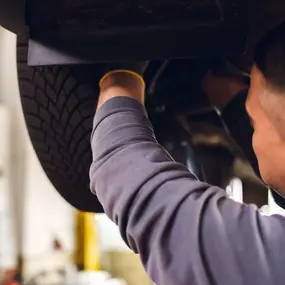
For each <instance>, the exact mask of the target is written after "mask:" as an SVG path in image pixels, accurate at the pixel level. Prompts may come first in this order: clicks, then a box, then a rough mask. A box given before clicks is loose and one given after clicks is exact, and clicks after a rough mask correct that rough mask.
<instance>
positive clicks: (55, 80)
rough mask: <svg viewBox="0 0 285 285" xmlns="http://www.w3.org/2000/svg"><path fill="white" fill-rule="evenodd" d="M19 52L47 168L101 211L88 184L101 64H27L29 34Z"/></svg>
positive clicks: (61, 185) (31, 119) (30, 118)
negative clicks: (91, 138) (70, 65)
mask: <svg viewBox="0 0 285 285" xmlns="http://www.w3.org/2000/svg"><path fill="white" fill-rule="evenodd" d="M17 56H18V60H17V64H18V77H19V88H20V96H21V102H22V107H23V112H24V116H25V120H26V124H27V127H28V131H29V135H30V138H31V141H32V144H33V146H34V149H35V151H36V153H37V155H38V158H39V160H40V163H41V165H42V167H43V169H44V171H45V172H46V174H47V176H48V178H49V179H50V181H51V182H52V184H53V185H54V187H55V189H56V190H57V191H58V192H59V193H60V195H61V196H62V197H63V198H64V199H65V200H66V201H67V202H69V203H70V204H71V205H72V206H74V207H75V208H77V209H78V210H81V211H86V212H97V213H98V212H102V211H103V209H102V206H101V205H100V203H99V202H98V200H97V198H96V196H95V195H93V194H92V193H91V191H90V190H89V167H90V164H91V160H92V157H91V149H90V134H91V130H92V121H93V116H94V111H95V107H96V101H97V94H98V86H97V82H98V80H99V77H100V76H101V71H102V66H100V65H90V66H73V67H58V66H54V67H28V66H27V40H26V38H24V37H23V38H20V37H19V39H18V45H17ZM100 70H101V71H100Z"/></svg>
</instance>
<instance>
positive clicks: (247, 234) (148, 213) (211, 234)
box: [90, 97, 285, 285]
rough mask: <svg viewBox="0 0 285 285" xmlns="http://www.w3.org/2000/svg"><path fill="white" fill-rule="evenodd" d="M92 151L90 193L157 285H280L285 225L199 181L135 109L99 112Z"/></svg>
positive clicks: (122, 103)
mask: <svg viewBox="0 0 285 285" xmlns="http://www.w3.org/2000/svg"><path fill="white" fill-rule="evenodd" d="M92 151H93V163H92V166H91V169H90V177H91V190H92V192H93V193H94V194H96V195H97V196H98V199H99V200H100V202H101V203H102V205H103V207H104V209H105V211H106V213H107V215H108V216H109V217H110V218H111V219H112V220H113V221H114V222H115V223H116V224H117V225H118V226H119V228H120V231H121V235H122V237H123V238H124V240H125V241H126V243H127V244H128V246H129V247H130V248H131V249H132V250H134V252H136V253H139V254H140V256H141V259H142V262H143V264H144V266H145V268H146V270H147V272H148V274H149V276H150V277H151V278H152V280H153V281H154V282H155V283H156V284H158V285H186V284H187V285H208V284H211V285H214V284H217V285H235V284H237V285H241V284H248V285H257V284H258V285H263V284H264V285H265V284H274V285H278V284H282V285H283V284H285V269H284V266H285V247H284V244H285V218H284V217H282V216H279V215H275V216H271V217H267V216H262V215H261V214H260V212H259V211H258V210H257V208H256V207H255V206H249V205H244V204H240V203H236V202H234V201H232V200H231V199H229V198H227V197H226V195H225V191H224V190H222V189H219V188H217V187H213V186H211V185H208V184H206V183H203V182H200V181H198V180H197V179H196V178H195V177H194V176H193V175H192V174H191V173H190V172H189V171H188V170H187V169H186V167H184V166H183V165H181V164H179V163H176V162H174V161H173V160H172V158H171V157H170V155H169V154H168V153H167V152H166V151H165V150H164V149H163V148H162V147H161V146H160V145H159V144H158V143H157V141H156V139H155V135H154V132H153V130H152V127H151V124H150V122H149V120H148V118H147V115H146V113H145V110H144V107H143V106H142V105H140V104H139V103H138V102H137V101H135V100H132V99H129V98H126V97H119V98H114V99H111V100H109V101H107V102H106V103H105V104H104V105H103V106H102V107H101V108H100V109H99V110H98V112H97V114H96V116H95V120H94V130H93V133H92ZM217 167H219V166H218V165H217Z"/></svg>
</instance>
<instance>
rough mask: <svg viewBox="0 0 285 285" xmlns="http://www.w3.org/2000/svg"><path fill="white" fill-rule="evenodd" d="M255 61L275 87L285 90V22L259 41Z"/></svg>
mask: <svg viewBox="0 0 285 285" xmlns="http://www.w3.org/2000/svg"><path fill="white" fill-rule="evenodd" d="M254 61H255V64H256V65H257V67H258V68H259V70H260V71H261V72H262V73H263V75H264V77H265V78H266V80H267V82H268V83H269V84H270V85H271V86H272V87H273V88H277V89H282V90H285V22H284V23H282V24H281V25H279V26H278V27H276V28H274V29H273V30H271V31H270V32H269V33H268V34H266V35H265V37H264V38H263V39H262V40H261V41H260V42H259V43H258V45H257V46H256V49H255V54H254Z"/></svg>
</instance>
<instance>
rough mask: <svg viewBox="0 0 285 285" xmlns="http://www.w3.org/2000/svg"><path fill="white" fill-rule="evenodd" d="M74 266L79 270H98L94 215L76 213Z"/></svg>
mask: <svg viewBox="0 0 285 285" xmlns="http://www.w3.org/2000/svg"><path fill="white" fill-rule="evenodd" d="M75 235H76V236H75V242H76V246H75V264H76V266H77V268H78V269H79V270H82V271H94V270H100V251H99V240H98V235H97V228H96V221H95V214H93V213H83V212H77V213H76V230H75Z"/></svg>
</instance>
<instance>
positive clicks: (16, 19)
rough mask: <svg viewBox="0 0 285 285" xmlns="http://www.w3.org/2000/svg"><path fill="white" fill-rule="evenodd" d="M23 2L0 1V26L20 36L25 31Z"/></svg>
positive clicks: (15, 0) (12, 0) (22, 0)
mask: <svg viewBox="0 0 285 285" xmlns="http://www.w3.org/2000/svg"><path fill="white" fill-rule="evenodd" d="M25 14H26V13H25V0H0V25H1V26H3V27H4V28H5V29H7V30H9V31H11V32H13V33H15V34H20V33H23V32H25V31H26V25H25Z"/></svg>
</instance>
